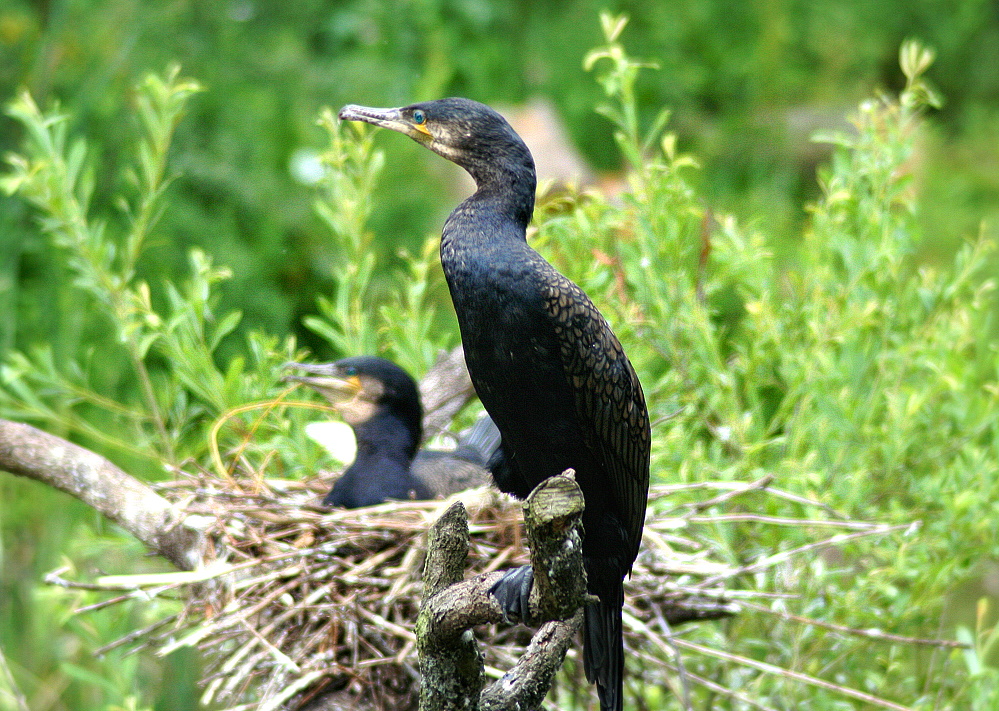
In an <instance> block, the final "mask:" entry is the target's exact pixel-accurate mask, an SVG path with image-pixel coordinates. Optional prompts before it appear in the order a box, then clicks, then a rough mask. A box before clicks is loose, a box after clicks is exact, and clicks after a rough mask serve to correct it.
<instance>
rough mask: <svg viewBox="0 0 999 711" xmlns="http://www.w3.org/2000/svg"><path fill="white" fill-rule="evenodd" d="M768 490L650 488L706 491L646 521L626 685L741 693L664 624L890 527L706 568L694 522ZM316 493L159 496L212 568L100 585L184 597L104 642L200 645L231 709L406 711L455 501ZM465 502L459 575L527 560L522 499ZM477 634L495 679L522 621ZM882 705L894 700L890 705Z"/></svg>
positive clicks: (161, 647) (181, 490)
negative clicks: (188, 519)
mask: <svg viewBox="0 0 999 711" xmlns="http://www.w3.org/2000/svg"><path fill="white" fill-rule="evenodd" d="M769 484H770V481H769V478H766V479H764V480H760V481H759V482H756V483H753V484H746V483H737V482H715V483H711V484H701V485H690V486H683V485H681V486H659V487H653V489H652V491H651V492H650V509H649V510H650V511H664V510H669V508H668V507H669V505H670V502H669V497H670V496H671V495H672V494H675V493H676V492H677V491H678V490H682V489H687V490H690V489H702V490H703V491H704V492H705V495H704V500H703V501H702V502H701V503H699V504H686V505H683V506H676V505H674V507H673V509H672V510H673V511H675V512H677V513H676V515H669V516H667V515H658V516H652V515H650V517H649V520H648V521H647V523H646V527H645V534H644V540H643V546H642V551H641V553H640V554H639V557H638V559H637V561H636V562H635V566H634V570H633V574H632V576H631V578H630V579H629V580H627V581H626V588H625V594H626V603H625V609H624V629H625V646H626V659H628V660H629V662H628V666H629V670H628V682H627V683H636V684H639V685H648V684H652V685H656V686H658V687H660V688H666V687H670V688H673V690H674V692H677V693H682V689H681V688H677V687H678V682H677V680H678V679H679V680H680V681H681V682H682V684H683V685H689V684H690V683H702V684H704V685H707V686H709V687H711V688H712V690H713V691H715V692H716V693H722V694H730V695H733V696H736V697H739V696H740V695H739V694H738V693H737V692H732V691H729V690H727V689H724V688H722V687H720V686H718V685H717V684H713V682H711V681H710V680H708V679H702V678H700V677H698V676H696V675H695V674H693V673H691V672H689V671H683V670H678V668H677V665H676V660H678V659H681V658H682V657H681V654H680V653H679V651H680V649H681V648H684V649H685V650H690V651H693V652H697V653H702V654H703V653H704V648H699V646H698V645H696V644H694V643H692V642H689V641H687V640H684V639H682V638H681V637H675V636H674V635H673V633H672V631H671V630H672V626H673V625H676V624H679V623H682V622H686V621H690V620H697V619H710V618H717V617H721V616H725V615H731V614H736V613H737V612H739V611H740V610H741V609H743V608H745V607H746V606H753V607H754V609H757V610H759V611H762V612H767V613H769V614H776V613H773V612H772V611H771V610H770V606H765V605H758V604H755V603H754V602H753V598H760V597H762V594H761V593H757V592H753V591H749V590H740V589H739V587H738V585H737V584H736V581H737V580H738V579H739V578H740V576H744V575H745V574H747V573H755V572H760V571H762V570H765V569H767V568H769V567H772V566H776V565H779V564H783V563H786V561H787V559H788V558H790V557H792V556H794V555H799V554H803V553H805V552H807V551H808V550H810V549H813V548H818V547H821V546H827V545H830V543H839V542H842V541H844V540H848V539H850V538H852V537H856V536H862V535H872V534H879V533H886V532H888V531H892V530H895V529H894V528H891V527H887V526H879V525H875V524H867V523H861V522H850V521H834V520H825V521H801V522H800V523H802V524H805V525H808V524H812V525H825V526H831V527H835V528H836V529H839V530H836V531H835V533H836V534H837V535H835V536H833V537H829V538H825V539H823V540H819V541H816V542H815V544H813V545H809V546H805V547H802V548H799V549H796V550H793V551H788V552H786V553H782V554H778V555H773V556H770V557H769V558H766V559H764V560H761V561H760V562H757V563H755V564H753V565H748V566H731V565H727V564H724V563H721V562H718V561H717V560H714V559H712V555H711V554H712V548H711V544H710V542H709V540H708V539H707V538H706V537H705V538H704V539H702V540H698V538H697V537H696V531H697V529H698V524H710V525H716V524H717V523H718V522H719V521H723V520H732V519H746V518H750V519H753V520H758V521H763V522H767V521H770V522H774V523H780V524H783V525H786V524H787V523H789V522H788V521H787V520H776V519H767V518H766V517H761V516H753V515H748V514H729V515H717V516H705V515H704V514H703V512H704V511H705V510H707V509H708V508H712V509H716V507H718V506H719V505H722V506H724V502H726V501H727V500H730V499H733V498H735V497H738V496H741V495H743V494H745V493H747V492H749V491H760V492H764V493H765V494H766V495H768V496H784V497H790V498H794V497H791V495H789V494H782V493H781V492H779V491H777V490H775V489H772V488H771V487H770V486H769ZM322 486H323V485H322V484H320V483H319V482H318V481H314V482H311V483H308V482H306V483H296V482H263V483H260V484H258V485H257V486H256V489H257V492H256V493H246V492H245V491H244V490H243V489H242V488H241V487H240V486H238V485H237V484H236V482H234V481H228V482H227V481H223V480H220V479H218V478H214V477H208V476H207V475H202V476H197V477H195V476H191V477H189V478H183V479H180V480H178V481H176V482H174V483H173V484H172V485H169V486H166V487H164V488H163V491H164V495H166V496H168V497H169V498H171V499H173V500H175V501H183V502H185V503H184V505H185V507H186V508H187V510H188V511H189V512H190V513H194V514H198V515H202V516H205V517H208V520H209V521H210V522H211V523H210V525H209V528H208V531H207V533H208V534H209V535H210V536H212V537H213V539H214V540H215V541H217V545H216V551H217V560H216V561H214V562H212V563H209V564H208V565H207V566H206V567H205V568H204V569H203V570H201V571H197V572H195V573H170V574H163V575H159V576H134V579H131V580H129V579H128V576H118V577H117V578H116V579H114V580H113V581H112V580H108V579H105V580H104V581H98V582H99V583H101V584H102V585H104V586H105V587H106V589H114V590H118V591H121V590H127V589H129V586H130V585H131V589H132V590H140V589H141V590H142V591H143V594H145V595H149V594H150V593H153V594H162V593H164V592H167V591H170V590H176V589H178V588H183V589H184V590H185V593H186V595H185V600H186V602H185V606H184V610H183V611H182V612H181V613H178V614H176V615H173V616H171V617H169V618H167V619H164V620H161V621H159V622H157V623H156V624H155V625H153V626H151V627H148V628H146V629H144V630H137V631H136V632H134V633H132V634H130V635H128V637H126V638H123V639H121V640H118V641H116V642H113V643H112V644H110V645H108V646H107V647H105V648H104V649H105V650H106V649H110V648H113V647H115V646H119V645H129V646H131V647H132V648H134V649H138V648H142V647H152V648H154V649H156V650H157V651H158V652H159V653H161V654H165V653H167V652H169V651H171V650H173V649H176V648H178V647H182V646H190V647H196V648H198V649H200V650H201V651H202V653H203V658H204V660H205V664H206V672H205V678H204V689H205V690H204V695H203V702H204V703H205V704H208V705H212V706H213V707H216V708H223V709H226V711H242V710H249V709H259V710H261V711H268V710H278V709H282V710H288V711H291V710H301V709H310V710H312V711H319V710H324V711H330V710H332V709H347V708H350V709H377V710H379V711H381V710H386V711H387V710H389V709H391V710H392V711H400V710H405V709H415V708H416V707H417V700H418V696H419V680H420V675H419V671H418V660H417V655H416V637H415V634H414V631H413V630H414V623H415V620H416V617H417V613H418V610H419V604H420V600H421V595H422V583H421V574H422V565H423V559H424V555H425V533H426V531H427V529H428V528H429V526H430V524H431V523H432V522H433V521H434V520H436V519H437V517H438V516H439V515H440V514H441V513H443V511H444V510H445V508H446V506H447V505H448V503H449V502H441V501H426V502H395V503H389V504H384V505H381V506H376V507H370V508H365V509H355V510H337V511H329V510H327V509H324V508H321V507H318V506H316V502H317V501H318V494H319V493H320V488H321V487H322ZM461 498H462V500H463V501H465V503H466V508H467V509H468V513H469V524H470V530H471V546H470V552H469V559H468V574H469V575H471V574H473V573H479V572H488V571H491V570H496V569H500V568H508V567H513V566H517V565H521V564H524V563H527V562H528V559H527V553H526V550H525V546H524V543H523V541H522V528H521V527H522V521H521V506H520V504H519V503H518V502H516V501H513V500H512V499H510V498H509V497H506V496H505V495H502V494H500V493H499V492H496V491H494V490H492V489H478V490H472V491H470V492H465V493H464V494H463V495H461ZM686 498H687V499H688V500H689V498H690V497H689V496H687V497H686ZM790 523H792V524H793V523H794V522H793V521H791V522H790ZM843 528H846V529H848V531H847V532H846V533H844V532H843V531H842V529H843ZM849 529H852V530H849ZM691 531H694V532H695V533H694V534H691V533H690V532H691ZM678 532H682V533H683V534H684V535H678ZM688 536H689V537H688ZM54 582H58V583H59V584H67V581H58V580H56V581H54ZM86 587H88V588H91V589H93V588H95V587H101V585H93V584H89V585H87V586H86ZM128 597H131V596H130V595H122V596H120V597H118V598H115V599H114V600H110V601H107V602H105V603H101V605H102V606H103V605H106V604H110V603H113V602H117V601H119V600H123V599H127V598H128ZM805 622H809V621H805ZM816 624H818V623H816ZM827 626H828V625H827ZM841 629H843V631H846V632H855V633H857V634H864V633H863V632H861V631H855V630H846V629H845V628H841ZM479 639H480V641H482V642H483V645H482V646H483V651H484V653H485V659H486V669H487V673H488V674H491V675H495V676H498V675H500V674H501V673H502V671H503V670H506V669H508V668H509V667H510V666H512V664H513V663H514V661H515V660H516V659H517V658H519V656H520V654H521V652H522V651H523V649H524V647H525V646H526V645H527V643H528V642H529V641H530V632H529V631H528V630H526V629H525V628H523V627H503V628H499V629H496V628H487V629H484V630H482V631H481V634H479ZM102 651H103V650H102ZM577 661H578V650H570V653H569V656H568V660H567V663H566V665H565V669H564V670H563V672H562V673H561V675H560V677H559V678H558V680H557V681H556V685H555V687H554V688H553V693H552V694H550V695H549V701H546V704H548V706H549V707H550V708H558V706H557V705H555V704H556V702H557V701H560V700H562V697H563V695H567V696H569V697H572V698H576V699H579V698H580V697H582V698H588V695H589V694H591V693H593V692H592V689H591V687H590V686H589V685H588V684H586V682H585V680H584V679H583V678H582V671H581V666H582V665H581V664H579V663H577ZM744 661H746V660H744ZM805 683H808V682H807V681H806V682H805ZM844 692H845V693H846V695H848V696H853V695H855V694H857V693H860V692H852V691H851V690H844ZM627 693H628V692H627V689H626V694H627ZM864 696H865V697H866V696H867V695H866V694H865V695H864ZM553 697H554V698H555V699H556V702H553V701H551V699H552V698H553ZM872 698H873V697H872ZM744 700H745V699H744ZM887 707H888V708H893V707H894V706H892V705H890V702H889V705H888V706H887ZM898 708H901V707H898Z"/></svg>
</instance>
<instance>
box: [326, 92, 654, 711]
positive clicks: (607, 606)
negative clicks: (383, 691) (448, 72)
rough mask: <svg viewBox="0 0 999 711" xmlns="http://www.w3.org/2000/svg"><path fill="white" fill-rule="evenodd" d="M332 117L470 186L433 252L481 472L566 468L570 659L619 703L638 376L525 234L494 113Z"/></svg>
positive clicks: (520, 487) (410, 109) (635, 493)
mask: <svg viewBox="0 0 999 711" xmlns="http://www.w3.org/2000/svg"><path fill="white" fill-rule="evenodd" d="M340 118H341V119H344V120H348V121H365V122H367V123H370V124H374V125H376V126H382V127H384V128H388V129H391V130H393V131H398V132H399V133H403V134H405V135H407V136H409V137H410V138H412V139H414V140H415V141H416V142H417V143H420V144H421V145H423V146H425V147H427V148H429V149H430V150H432V151H434V152H435V153H437V154H439V155H441V156H443V157H444V158H447V159H448V160H450V161H452V162H454V163H456V164H458V165H459V166H461V167H462V168H464V169H465V170H466V171H468V173H469V174H470V175H471V176H472V178H473V179H474V180H475V183H476V191H475V193H474V194H473V195H472V196H471V197H469V198H468V199H467V200H465V201H464V202H463V203H461V204H460V205H459V206H458V207H457V208H456V209H455V210H454V212H452V213H451V215H450V216H449V217H448V219H447V221H446V222H445V223H444V230H443V234H442V238H441V246H440V252H441V262H442V265H443V267H444V275H445V277H446V278H447V283H448V287H449V288H450V291H451V298H452V301H453V302H454V308H455V311H456V312H457V316H458V326H459V328H460V330H461V340H462V345H463V346H464V350H465V361H466V363H467V364H468V371H469V373H470V375H471V377H472V383H473V385H474V386H475V390H476V392H477V393H478V395H479V399H480V400H481V401H482V404H483V405H484V406H485V408H486V411H487V412H488V413H489V415H490V416H491V417H492V418H493V421H495V423H496V425H497V426H498V427H499V430H500V433H501V434H502V444H501V450H502V455H503V458H504V463H503V466H497V467H496V468H494V470H493V477H494V479H495V480H496V484H497V485H498V486H499V488H500V489H502V490H503V491H506V492H508V493H511V494H513V495H514V496H517V497H519V498H523V497H525V496H527V494H528V493H530V491H531V490H532V489H533V488H534V487H535V486H536V485H537V484H539V483H540V482H541V481H543V480H544V479H546V478H548V477H551V476H553V475H556V474H560V473H561V472H562V471H563V470H565V469H568V468H570V467H571V468H573V469H575V471H576V480H577V482H578V483H579V487H580V489H581V490H582V492H583V496H584V497H585V499H586V508H585V511H584V513H583V527H584V530H585V538H584V540H583V559H584V562H585V565H586V572H587V585H588V590H589V592H590V593H592V594H594V595H596V596H597V597H599V598H600V602H599V603H592V604H588V605H587V606H586V609H585V611H584V631H583V640H584V650H583V661H584V668H585V670H586V675H587V678H588V679H590V680H591V681H596V683H597V688H598V692H599V696H600V708H601V709H602V710H603V711H620V709H621V708H622V703H623V700H622V675H623V667H624V652H623V645H622V637H621V607H622V605H623V604H624V587H623V580H624V576H625V575H626V574H628V573H629V572H630V571H631V566H632V564H633V563H634V560H635V557H636V556H637V554H638V548H639V545H640V543H641V539H642V527H643V525H644V522H645V508H646V504H647V501H648V486H649V447H650V439H651V437H650V430H649V416H648V411H647V409H646V406H645V397H644V395H643V394H642V388H641V385H640V384H639V382H638V377H637V376H636V375H635V371H634V369H633V368H632V366H631V363H630V362H629V361H628V358H627V357H626V356H625V354H624V351H623V350H622V348H621V344H620V343H619V342H618V339H617V338H616V337H615V336H614V334H613V332H612V331H611V328H610V326H609V325H608V324H607V321H606V320H604V318H603V316H601V315H600V312H599V311H597V309H596V307H595V306H594V305H593V303H592V302H591V301H590V299H589V298H588V297H587V296H586V294H584V293H583V291H582V290H581V289H580V288H579V287H578V286H576V285H575V284H573V283H572V282H571V281H569V280H568V279H566V278H565V277H564V276H562V275H561V274H560V273H559V272H558V271H556V270H555V268H554V267H552V266H551V265H550V264H549V263H548V262H546V261H545V260H544V259H543V258H542V257H541V256H540V255H539V254H538V253H537V252H535V251H534V250H533V249H532V248H531V247H530V246H528V244H527V239H526V230H527V225H528V223H529V222H530V220H531V215H532V213H533V211H534V194H535V189H536V183H537V180H536V177H535V170H534V160H533V158H532V157H531V153H530V151H529V150H528V149H527V146H526V145H524V142H523V141H522V140H521V139H520V137H519V136H518V135H517V134H516V132H514V130H513V129H512V128H511V127H510V125H509V124H508V123H507V122H506V120H505V119H504V118H503V117H502V116H500V115H499V114H498V113H497V112H496V111H494V110H492V109H491V108H489V107H488V106H485V105H483V104H480V103H478V102H475V101H470V100H468V99H461V98H451V99H440V100H437V101H428V102H425V103H420V104H412V105H410V106H405V107H402V108H395V109H373V108H367V107H362V106H353V105H351V106H345V107H344V108H343V109H341V110H340ZM414 182H415V183H417V184H418V180H416V179H414ZM524 577H525V576H522V578H521V581H520V582H523V578H524ZM511 581H513V579H510V580H508V582H511ZM529 584H530V581H529V580H528V587H527V590H528V591H529ZM496 594H497V597H498V598H500V599H501V600H504V601H506V600H509V598H510V595H511V593H509V591H503V595H502V597H501V595H500V591H496ZM513 595H519V596H520V602H519V603H514V604H513V605H511V606H510V607H509V608H508V609H510V610H511V611H513V612H516V610H518V609H523V597H524V590H521V591H520V592H519V593H513ZM504 604H507V603H506V602H505V603H504Z"/></svg>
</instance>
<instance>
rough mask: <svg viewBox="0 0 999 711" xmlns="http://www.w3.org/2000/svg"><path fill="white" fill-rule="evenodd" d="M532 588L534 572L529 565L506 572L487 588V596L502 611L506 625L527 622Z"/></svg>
mask: <svg viewBox="0 0 999 711" xmlns="http://www.w3.org/2000/svg"><path fill="white" fill-rule="evenodd" d="M533 587H534V570H533V569H532V568H531V566H529V565H524V566H521V567H519V568H513V569H512V570H508V571H506V573H505V574H504V575H503V577H502V578H500V579H499V580H497V581H496V584H495V585H493V586H492V587H491V588H489V594H490V595H492V596H493V597H495V598H496V601H497V602H498V603H499V604H500V607H501V608H502V609H503V618H504V621H505V622H507V623H517V622H525V623H526V622H528V621H529V620H530V617H531V606H530V599H531V588H533Z"/></svg>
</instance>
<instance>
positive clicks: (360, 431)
mask: <svg viewBox="0 0 999 711" xmlns="http://www.w3.org/2000/svg"><path fill="white" fill-rule="evenodd" d="M287 367H288V368H294V369H296V370H299V371H303V372H306V373H308V374H309V375H287V376H285V379H286V380H291V381H295V382H300V383H303V384H305V385H308V386H309V387H311V388H313V389H314V390H316V391H317V392H319V393H320V394H321V395H322V396H323V397H325V398H326V399H327V400H328V401H329V402H330V404H331V405H333V407H334V408H335V409H336V410H337V411H338V412H339V413H340V414H341V416H342V417H343V419H344V422H346V423H347V424H348V425H350V427H351V429H353V431H354V436H355V438H356V439H357V456H356V458H355V459H354V462H353V463H352V464H351V465H350V466H349V467H347V470H346V471H345V472H344V473H343V475H342V476H341V477H340V478H339V479H337V480H336V483H335V484H334V485H333V489H332V490H331V491H330V492H329V493H328V494H327V495H326V498H324V499H323V504H325V505H327V506H343V507H345V508H348V509H352V508H358V507H360V506H373V505H375V504H380V503H383V502H385V501H387V500H389V499H403V500H405V499H414V500H421V499H435V498H444V497H447V496H450V495H451V494H454V493H456V492H458V491H463V490H465V489H470V488H472V487H476V486H482V485H484V484H487V483H489V480H490V475H489V470H488V469H487V465H488V463H489V459H490V457H492V456H493V454H494V453H495V451H496V449H497V447H498V446H499V433H498V432H497V431H496V426H495V425H494V424H493V423H492V421H491V420H490V419H489V418H488V417H487V416H483V417H481V418H480V419H479V420H478V421H477V422H476V423H475V424H474V425H473V426H472V427H471V428H470V429H469V431H468V432H466V433H464V434H463V435H462V436H461V437H460V438H459V439H458V446H457V447H456V448H455V449H454V450H451V451H435V450H427V449H421V450H419V451H417V448H418V447H419V445H420V441H421V439H422V438H423V424H422V420H423V407H422V406H421V405H420V393H419V390H418V389H417V387H416V382H415V381H414V380H413V378H412V377H410V375H409V374H408V373H407V372H406V371H405V370H403V369H402V368H400V367H399V366H398V365H396V364H395V363H393V362H392V361H390V360H386V359H385V358H378V357H375V356H356V357H352V358H344V359H342V360H338V361H336V362H334V363H322V364H311V363H289V364H288V366H287Z"/></svg>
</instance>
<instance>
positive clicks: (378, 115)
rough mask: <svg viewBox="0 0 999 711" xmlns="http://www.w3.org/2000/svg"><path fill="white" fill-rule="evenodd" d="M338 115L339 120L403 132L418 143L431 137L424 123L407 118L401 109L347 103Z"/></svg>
mask: <svg viewBox="0 0 999 711" xmlns="http://www.w3.org/2000/svg"><path fill="white" fill-rule="evenodd" d="M339 116H340V120H341V121H364V122H365V123H370V124H372V125H374V126H381V127H382V128H387V129H390V130H392V131H397V132H399V133H402V134H405V135H407V136H409V137H410V138H412V139H413V140H414V141H419V142H420V143H424V142H426V141H428V140H429V139H431V138H432V136H431V135H430V131H428V130H427V127H426V126H425V125H421V124H415V123H413V122H412V121H410V120H409V119H407V118H406V117H405V116H403V113H402V109H374V108H370V107H368V106H357V105H356V104H348V105H347V106H344V107H343V108H342V109H340V113H339Z"/></svg>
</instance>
